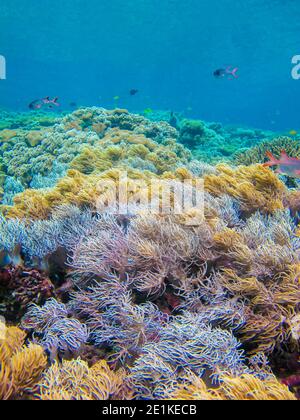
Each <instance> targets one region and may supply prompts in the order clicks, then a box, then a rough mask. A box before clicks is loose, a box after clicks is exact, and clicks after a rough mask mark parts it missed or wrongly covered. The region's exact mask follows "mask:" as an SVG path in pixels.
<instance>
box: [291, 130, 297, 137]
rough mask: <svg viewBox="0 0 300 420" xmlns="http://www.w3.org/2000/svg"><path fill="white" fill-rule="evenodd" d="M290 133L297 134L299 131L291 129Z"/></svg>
mask: <svg viewBox="0 0 300 420" xmlns="http://www.w3.org/2000/svg"><path fill="white" fill-rule="evenodd" d="M289 134H290V135H291V136H296V135H297V134H298V132H297V131H296V130H291V131H289Z"/></svg>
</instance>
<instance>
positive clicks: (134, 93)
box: [129, 89, 139, 96]
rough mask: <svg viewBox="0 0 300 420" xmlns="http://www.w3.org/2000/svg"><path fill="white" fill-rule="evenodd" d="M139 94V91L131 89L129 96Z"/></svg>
mask: <svg viewBox="0 0 300 420" xmlns="http://www.w3.org/2000/svg"><path fill="white" fill-rule="evenodd" d="M137 93H139V91H138V89H131V90H130V91H129V94H130V95H131V96H134V95H136V94H137Z"/></svg>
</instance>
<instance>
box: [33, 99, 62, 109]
mask: <svg viewBox="0 0 300 420" xmlns="http://www.w3.org/2000/svg"><path fill="white" fill-rule="evenodd" d="M57 101H58V98H54V99H50V98H49V96H47V97H46V98H43V99H36V100H34V101H33V102H31V103H30V104H29V108H30V109H33V110H37V109H42V108H43V107H44V106H46V107H47V108H54V107H55V106H60V105H59V103H58V102H57Z"/></svg>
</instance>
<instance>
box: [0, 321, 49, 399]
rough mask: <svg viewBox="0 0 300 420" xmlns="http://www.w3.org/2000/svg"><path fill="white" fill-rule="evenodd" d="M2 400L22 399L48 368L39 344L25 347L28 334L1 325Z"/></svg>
mask: <svg viewBox="0 0 300 420" xmlns="http://www.w3.org/2000/svg"><path fill="white" fill-rule="evenodd" d="M1 331H2V334H1V337H0V366H1V369H0V399H1V400H7V399H12V398H15V397H18V398H20V397H22V396H23V394H25V393H26V392H29V388H31V387H32V386H34V385H35V384H36V382H37V381H38V379H39V377H40V375H41V373H42V371H43V370H44V369H45V368H46V366H47V358H46V356H45V354H44V350H43V348H42V347H41V346H39V345H37V344H30V345H29V346H28V347H24V346H23V343H24V340H25V336H26V334H25V333H24V332H23V331H21V330H20V329H19V328H16V327H8V328H7V327H5V326H4V325H3V323H2V325H1Z"/></svg>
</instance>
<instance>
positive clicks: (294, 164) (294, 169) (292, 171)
mask: <svg viewBox="0 0 300 420" xmlns="http://www.w3.org/2000/svg"><path fill="white" fill-rule="evenodd" d="M266 156H267V157H268V158H269V159H270V160H269V162H265V163H264V164H263V166H278V168H277V169H276V171H275V172H276V173H278V174H284V175H287V176H290V177H291V178H300V159H298V158H295V157H290V156H288V155H287V153H286V152H285V151H284V150H282V152H281V155H280V158H279V159H276V158H275V156H273V154H272V153H271V152H267V153H266Z"/></svg>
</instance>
